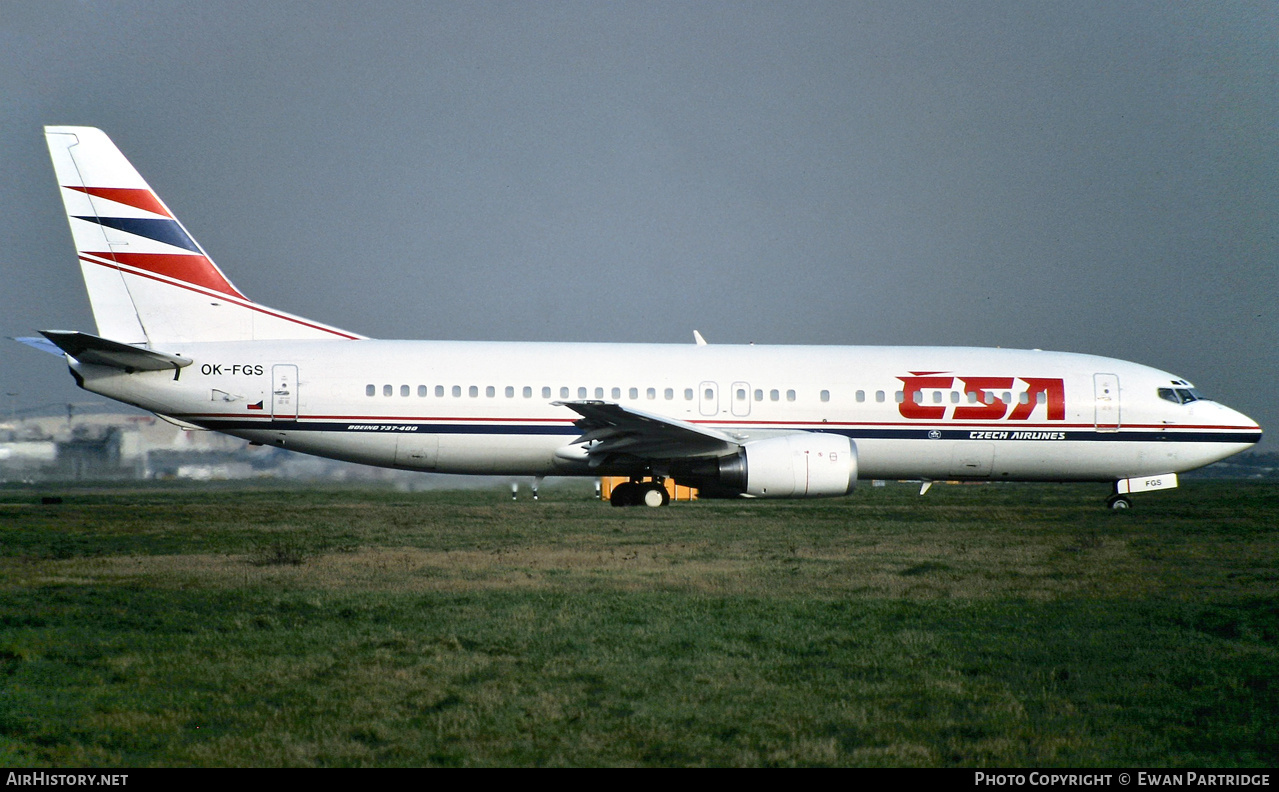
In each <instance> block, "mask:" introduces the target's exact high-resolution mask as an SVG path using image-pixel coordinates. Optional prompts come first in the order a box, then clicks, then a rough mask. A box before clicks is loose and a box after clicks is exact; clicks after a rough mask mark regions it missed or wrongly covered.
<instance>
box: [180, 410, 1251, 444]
mask: <svg viewBox="0 0 1279 792" xmlns="http://www.w3.org/2000/svg"><path fill="white" fill-rule="evenodd" d="M178 417H182V416H178ZM183 420H187V421H191V422H192V423H194V424H198V425H200V426H203V427H206V428H208V429H214V430H221V431H228V432H229V431H237V430H245V429H269V430H273V431H284V432H337V433H341V434H387V435H390V434H476V435H539V436H547V435H559V436H563V437H570V438H571V437H577V436H578V435H580V434H581V433H582V432H581V430H580V429H578V428H577V427H574V426H568V425H551V426H547V425H531V426H521V425H511V424H456V423H419V422H414V421H379V420H371V421H295V420H285V421H277V420H243V419H238V418H194V417H183ZM770 428H778V429H785V428H786V427H770ZM801 431H813V432H828V433H830V434H839V435H844V436H845V437H848V438H851V439H853V440H865V439H876V440H973V441H975V442H1008V443H1018V442H1042V443H1053V442H1067V441H1076V442H1078V441H1086V442H1139V443H1256V442H1257V441H1259V440H1260V439H1261V433H1260V432H1247V433H1233V432H1159V431H1149V432H1143V431H1119V432H1097V431H1093V430H1082V431H1081V430H1050V429H989V430H987V429H981V430H976V429H925V428H919V429H916V428H913V427H912V428H903V429H847V428H839V429H836V428H831V429H817V428H804V429H802V430H801Z"/></svg>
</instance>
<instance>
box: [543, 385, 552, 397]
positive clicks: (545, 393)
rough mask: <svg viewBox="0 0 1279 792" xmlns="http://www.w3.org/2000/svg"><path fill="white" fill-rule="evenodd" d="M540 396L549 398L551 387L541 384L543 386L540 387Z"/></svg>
mask: <svg viewBox="0 0 1279 792" xmlns="http://www.w3.org/2000/svg"><path fill="white" fill-rule="evenodd" d="M542 398H543V399H549V398H551V389H550V387H548V386H543V387H542Z"/></svg>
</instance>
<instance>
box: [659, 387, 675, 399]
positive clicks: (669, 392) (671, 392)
mask: <svg viewBox="0 0 1279 792" xmlns="http://www.w3.org/2000/svg"><path fill="white" fill-rule="evenodd" d="M662 396H664V397H665V398H666V401H670V400H671V399H674V398H675V389H674V388H667V389H666V390H665V391H663V392H662Z"/></svg>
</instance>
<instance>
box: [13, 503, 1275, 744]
mask: <svg viewBox="0 0 1279 792" xmlns="http://www.w3.org/2000/svg"><path fill="white" fill-rule="evenodd" d="M42 494H56V495H59V496H61V497H62V499H63V502H62V503H61V504H59V505H49V506H42V505H40V496H41V495H42ZM1104 494H1105V493H1104V488H1101V487H1096V486H1093V487H1090V486H1054V485H1040V486H1016V485H1004V486H997V485H992V486H958V487H934V488H933V490H932V491H931V492H930V493H929V494H928V495H927V496H925V497H923V498H920V497H918V496H917V494H916V490H914V489H912V488H910V487H909V486H907V485H890V486H888V487H885V488H882V489H880V488H871V487H865V488H863V489H860V490H859V491H858V492H857V493H856V494H855V495H854V496H852V497H851V498H847V499H841V500H832V501H812V502H757V503H744V502H739V501H718V502H700V503H694V504H676V505H673V506H672V507H670V508H667V509H661V510H642V509H613V508H611V507H609V506H608V505H606V504H600V503H598V502H593V501H591V500H589V499H587V498H586V497H585V495H584V493H583V491H582V490H580V489H564V490H554V489H551V490H546V491H544V493H543V499H542V501H540V502H537V503H534V502H531V501H526V500H521V501H518V502H511V501H510V500H509V495H508V494H507V493H506V492H504V491H500V490H495V491H492V492H440V493H414V494H407V493H395V492H389V491H377V490H343V489H337V490H334V489H325V490H309V489H301V488H279V489H260V488H234V487H219V488H209V489H204V490H180V489H172V488H163V487H160V488H146V489H101V490H91V489H81V490H63V491H58V492H56V493H52V492H46V491H35V490H28V489H0V762H3V763H4V764H8V765H29V766H31V765H34V766H41V765H45V766H63V767H66V766H95V765H96V766H146V765H233V766H270V765H288V766H348V765H746V766H776V765H781V766H790V765H892V766H898V765H925V766H983V765H985V766H1005V767H1006V766H1128V767H1134V766H1157V767H1178V766H1182V767H1196V766H1203V767H1231V766H1270V767H1273V766H1275V765H1276V764H1279V748H1277V747H1276V746H1279V679H1277V677H1279V656H1277V655H1279V652H1277V648H1279V597H1277V596H1276V590H1277V585H1279V572H1277V571H1276V568H1275V558H1276V557H1279V552H1277V551H1279V487H1277V486H1275V485H1273V484H1268V485H1266V484H1243V483H1235V482H1190V483H1187V484H1186V485H1184V486H1183V487H1182V488H1181V489H1179V490H1175V491H1172V492H1166V493H1154V494H1151V495H1149V496H1146V497H1143V498H1140V499H1138V500H1137V505H1136V508H1135V509H1134V510H1132V511H1131V512H1128V513H1119V514H1117V513H1111V512H1109V511H1107V510H1105V509H1104V508H1103V506H1102V504H1101V498H1102V496H1104Z"/></svg>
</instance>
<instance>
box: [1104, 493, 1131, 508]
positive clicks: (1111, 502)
mask: <svg viewBox="0 0 1279 792" xmlns="http://www.w3.org/2000/svg"><path fill="white" fill-rule="evenodd" d="M1106 505H1107V506H1109V507H1110V509H1111V511H1127V510H1128V509H1131V508H1132V501H1130V500H1128V499H1127V498H1125V497H1124V496H1123V495H1111V496H1110V497H1109V498H1106Z"/></svg>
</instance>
